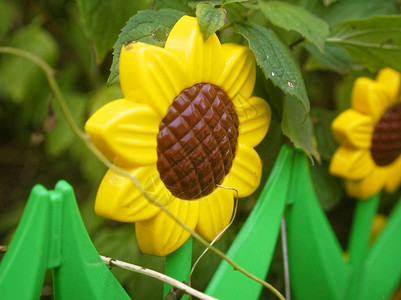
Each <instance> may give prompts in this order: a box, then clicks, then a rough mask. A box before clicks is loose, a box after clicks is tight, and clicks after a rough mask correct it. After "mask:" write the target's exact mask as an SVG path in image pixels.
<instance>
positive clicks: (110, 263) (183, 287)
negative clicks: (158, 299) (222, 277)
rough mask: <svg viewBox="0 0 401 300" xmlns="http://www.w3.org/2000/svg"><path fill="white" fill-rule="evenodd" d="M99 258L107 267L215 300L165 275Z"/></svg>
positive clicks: (114, 260) (110, 259)
mask: <svg viewBox="0 0 401 300" xmlns="http://www.w3.org/2000/svg"><path fill="white" fill-rule="evenodd" d="M100 258H101V259H102V260H103V262H104V263H105V264H106V265H108V266H111V267H113V266H116V267H119V268H122V269H125V270H129V271H133V272H136V273H140V274H144V275H147V276H150V277H152V278H156V279H159V280H161V281H163V282H166V283H168V284H170V285H172V286H175V287H176V288H178V289H180V290H182V291H184V292H185V293H187V294H191V295H192V296H194V297H196V298H199V299H204V300H217V299H216V298H213V297H210V296H208V295H206V294H204V293H201V292H199V291H198V290H195V289H193V288H191V287H190V286H188V285H186V284H185V283H182V282H181V281H178V280H176V279H174V278H171V277H169V276H167V275H164V274H163V273H159V272H156V271H153V270H151V269H147V268H144V267H141V266H137V265H133V264H129V263H126V262H124V261H120V260H117V259H114V258H111V257H106V256H102V255H100Z"/></svg>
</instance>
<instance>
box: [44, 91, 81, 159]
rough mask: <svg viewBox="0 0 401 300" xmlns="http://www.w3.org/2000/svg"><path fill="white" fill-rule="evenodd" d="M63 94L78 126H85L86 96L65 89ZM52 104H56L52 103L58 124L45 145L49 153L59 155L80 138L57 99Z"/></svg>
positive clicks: (49, 134)
mask: <svg viewBox="0 0 401 300" xmlns="http://www.w3.org/2000/svg"><path fill="white" fill-rule="evenodd" d="M63 94H64V96H65V99H66V101H67V106H68V108H69V110H70V111H71V114H72V116H73V117H74V120H75V122H76V123H77V124H78V126H80V127H81V126H83V123H84V118H85V116H84V113H85V104H86V97H85V96H83V95H81V94H78V93H75V92H72V91H64V92H63ZM52 104H54V105H52V109H53V110H54V113H55V120H56V124H55V126H54V128H52V129H51V130H50V131H49V132H48V134H47V137H46V141H45V147H46V151H47V154H49V155H51V156H53V157H57V156H59V155H60V154H61V153H62V152H63V151H65V150H67V149H68V148H69V147H70V146H71V145H72V144H73V143H76V142H77V140H78V138H77V137H76V136H75V135H74V133H73V132H72V130H71V128H70V126H69V125H68V123H67V121H66V119H65V117H64V115H63V113H62V111H61V109H60V107H59V105H58V104H56V103H55V100H53V102H52Z"/></svg>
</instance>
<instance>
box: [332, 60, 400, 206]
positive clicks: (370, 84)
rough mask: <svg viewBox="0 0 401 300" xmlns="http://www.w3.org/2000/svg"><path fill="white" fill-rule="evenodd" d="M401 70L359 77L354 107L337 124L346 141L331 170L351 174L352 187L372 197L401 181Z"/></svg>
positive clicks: (335, 128) (348, 184)
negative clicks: (374, 77) (374, 78)
mask: <svg viewBox="0 0 401 300" xmlns="http://www.w3.org/2000/svg"><path fill="white" fill-rule="evenodd" d="M400 82H401V75H400V74H399V73H398V72H396V71H394V70H392V69H388V68H387V69H383V70H381V71H380V72H379V74H378V76H377V78H376V80H372V79H370V78H365V77H360V78H358V79H357V80H356V82H355V84H354V87H353V91H352V99H351V101H352V103H351V106H352V108H351V109H348V110H346V111H345V112H343V113H342V114H341V115H339V116H338V117H337V118H336V119H335V120H334V121H333V123H332V130H333V133H334V137H335V138H336V140H337V141H338V142H339V143H340V144H341V145H340V147H339V149H338V150H337V151H336V152H335V154H334V156H333V158H332V161H331V165H330V172H331V173H332V174H335V175H338V176H342V177H344V178H346V179H347V180H346V189H347V192H348V193H349V194H350V195H351V196H353V197H357V198H360V199H367V198H369V197H371V196H373V195H375V194H376V193H378V192H379V191H380V190H382V189H383V188H384V189H385V190H386V191H388V192H394V191H395V190H397V189H398V187H399V186H400V184H401V98H400Z"/></svg>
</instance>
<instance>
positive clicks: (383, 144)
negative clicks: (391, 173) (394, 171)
mask: <svg viewBox="0 0 401 300" xmlns="http://www.w3.org/2000/svg"><path fill="white" fill-rule="evenodd" d="M370 152H371V153H372V157H373V160H374V161H375V163H376V164H377V165H379V166H386V165H389V164H391V163H392V162H393V161H394V160H396V159H397V158H398V156H399V155H400V154H401V104H397V105H395V106H393V107H390V108H389V109H388V110H386V112H385V113H384V114H383V116H382V118H381V119H380V121H379V123H377V125H376V127H375V131H374V132H373V137H372V147H371V149H370Z"/></svg>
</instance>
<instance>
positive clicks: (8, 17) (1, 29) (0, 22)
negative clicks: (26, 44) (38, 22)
mask: <svg viewBox="0 0 401 300" xmlns="http://www.w3.org/2000/svg"><path fill="white" fill-rule="evenodd" d="M14 16H15V9H14V7H13V6H12V5H11V2H10V3H8V2H6V1H1V0H0V40H1V39H2V38H3V37H4V36H5V34H6V33H7V32H8V31H9V30H10V29H11V26H12V25H13V20H14Z"/></svg>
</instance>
